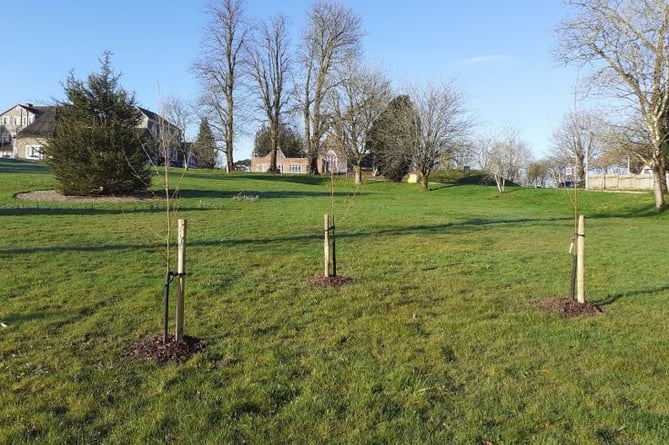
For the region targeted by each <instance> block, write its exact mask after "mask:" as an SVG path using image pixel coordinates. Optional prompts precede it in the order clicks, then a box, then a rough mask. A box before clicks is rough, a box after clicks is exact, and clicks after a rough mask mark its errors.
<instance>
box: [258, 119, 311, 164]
mask: <svg viewBox="0 0 669 445" xmlns="http://www.w3.org/2000/svg"><path fill="white" fill-rule="evenodd" d="M279 148H280V149H281V151H282V152H283V154H284V155H286V157H287V158H303V157H304V155H305V149H304V139H302V136H300V135H299V134H298V133H297V131H295V130H294V129H293V128H292V127H291V126H290V125H286V124H281V131H280V133H279ZM271 149H272V144H271V142H270V134H269V127H268V126H266V125H265V126H263V127H262V128H260V130H258V132H257V133H256V137H255V142H254V146H253V153H254V154H255V156H265V155H267V154H268V153H269V152H270V150H271Z"/></svg>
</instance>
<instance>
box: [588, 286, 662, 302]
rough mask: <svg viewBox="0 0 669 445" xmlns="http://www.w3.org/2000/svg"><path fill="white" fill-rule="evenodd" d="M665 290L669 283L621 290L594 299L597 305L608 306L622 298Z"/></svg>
mask: <svg viewBox="0 0 669 445" xmlns="http://www.w3.org/2000/svg"><path fill="white" fill-rule="evenodd" d="M665 291H669V284H667V285H665V286H659V287H655V288H649V289H637V290H631V291H626V292H620V293H617V294H612V295H608V296H606V297H605V298H603V299H601V300H598V301H593V303H595V304H596V305H597V306H607V305H609V304H613V303H615V302H616V301H618V300H620V299H621V298H633V297H640V296H643V295H653V294H658V293H660V292H665Z"/></svg>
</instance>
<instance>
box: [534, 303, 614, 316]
mask: <svg viewBox="0 0 669 445" xmlns="http://www.w3.org/2000/svg"><path fill="white" fill-rule="evenodd" d="M539 306H541V307H542V308H544V309H546V310H547V311H549V312H556V313H558V314H560V315H562V316H563V317H581V316H591V315H598V314H601V313H602V312H604V311H602V308H600V307H599V306H597V305H596V304H594V303H590V302H589V301H586V302H585V303H579V302H578V301H576V300H572V299H571V298H551V299H548V300H542V301H540V302H539Z"/></svg>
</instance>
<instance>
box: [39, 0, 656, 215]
mask: <svg viewBox="0 0 669 445" xmlns="http://www.w3.org/2000/svg"><path fill="white" fill-rule="evenodd" d="M565 4H566V5H567V6H568V7H569V8H570V9H571V11H572V12H573V14H571V15H570V17H569V18H567V19H565V20H563V21H562V22H561V23H560V25H559V26H558V27H557V29H556V32H557V37H558V39H557V42H558V44H557V47H556V48H555V51H554V52H555V57H556V59H557V60H559V61H561V62H563V63H565V64H576V65H577V66H579V67H581V68H582V69H583V70H584V71H585V68H588V70H587V72H588V74H589V76H588V77H587V79H586V81H585V82H584V83H583V85H580V86H585V87H587V90H588V91H589V92H590V94H596V96H595V97H596V98H605V99H606V100H607V109H606V112H604V111H601V109H599V110H597V109H593V108H588V107H583V106H582V105H580V104H579V103H578V101H577V100H575V104H574V108H573V109H572V110H571V111H570V112H568V113H566V114H565V115H564V116H563V119H562V122H561V123H560V125H559V126H557V127H556V129H555V132H554V135H553V140H552V153H550V155H549V156H547V157H546V158H545V159H540V160H533V159H532V155H531V153H530V150H529V148H528V146H527V144H526V143H525V142H524V141H523V140H522V139H521V138H520V132H519V131H517V130H514V129H512V128H508V129H503V130H498V131H495V132H494V133H491V134H488V135H484V136H481V135H478V136H476V135H474V134H473V128H474V126H475V125H476V122H475V120H474V119H473V117H472V114H471V113H470V111H469V110H467V109H466V107H465V105H466V104H465V100H464V95H463V94H462V92H461V90H460V89H459V88H458V85H457V84H455V83H454V82H437V83H427V84H422V85H409V86H407V87H406V88H404V89H403V90H402V91H394V90H393V88H392V87H391V83H390V81H389V80H388V78H387V77H386V76H385V75H384V73H383V72H381V71H380V70H379V69H377V68H375V67H373V66H371V65H369V64H368V63H366V62H365V60H364V57H363V56H364V55H363V54H362V50H361V39H362V38H363V36H364V28H363V25H362V21H361V18H360V17H359V16H358V15H357V14H356V13H355V12H354V11H353V10H352V9H350V8H348V7H346V6H344V5H342V4H339V3H336V2H335V1H331V0H318V1H316V2H315V3H313V4H312V5H311V6H310V7H309V10H308V11H307V21H306V25H305V27H304V29H302V30H301V31H302V32H301V33H300V35H301V38H300V39H299V41H298V42H292V41H291V39H290V36H291V33H290V32H289V29H288V26H287V23H288V20H287V18H286V17H285V16H283V15H281V14H279V15H276V16H275V17H270V18H266V19H262V20H252V19H251V18H249V17H247V16H246V14H245V1H244V0H217V1H215V2H213V3H211V4H210V7H209V10H208V14H209V23H208V25H207V27H206V28H204V29H203V35H202V48H201V53H200V55H199V57H198V58H197V59H196V60H195V62H194V63H193V65H192V69H193V73H194V74H195V75H196V76H197V78H198V79H199V81H200V85H201V95H200V97H199V98H198V101H197V105H198V106H197V109H198V111H199V112H200V117H201V123H200V131H199V134H198V137H197V139H196V141H195V142H194V143H193V144H191V145H188V150H190V152H189V154H192V155H193V156H195V157H197V158H198V162H199V163H200V165H202V166H205V167H207V166H213V165H215V163H216V159H217V153H216V151H217V150H218V149H219V147H220V150H221V151H223V152H224V155H225V159H226V168H227V170H229V171H230V170H232V169H233V168H234V143H235V141H236V139H237V138H238V137H239V132H240V129H241V128H242V127H243V125H245V124H247V123H248V119H249V117H250V115H249V111H253V112H254V113H255V116H256V117H257V116H261V118H260V120H261V121H262V122H263V124H262V127H261V129H260V131H259V132H258V133H257V134H256V150H255V151H256V154H264V153H270V154H271V159H272V162H271V166H270V170H271V171H277V168H276V154H277V152H278V150H279V149H281V150H283V151H284V152H285V153H286V154H289V155H297V154H300V153H304V154H305V155H306V157H307V158H308V159H309V165H310V171H311V173H316V172H317V171H318V165H317V160H318V156H319V154H321V153H322V152H323V150H324V149H326V148H328V147H337V148H338V149H339V150H340V152H341V153H344V154H345V156H346V158H347V160H348V162H349V163H350V164H351V165H352V166H353V169H354V171H355V178H356V182H360V181H361V167H362V164H363V163H364V162H366V161H370V160H371V161H372V162H373V163H374V166H375V168H376V169H377V170H378V171H379V172H380V173H382V174H383V175H385V176H386V177H387V178H389V179H391V180H397V179H399V178H401V177H402V176H404V174H406V172H407V171H408V170H409V168H414V169H415V170H417V171H419V172H420V173H421V176H422V181H423V188H424V189H427V188H428V183H429V176H430V173H431V172H432V171H433V170H434V169H435V168H437V167H439V166H444V165H447V164H448V163H453V164H455V165H458V166H461V165H464V164H470V163H478V165H479V166H480V167H482V168H483V169H485V170H487V171H488V173H489V175H490V177H491V178H492V179H494V180H495V182H496V184H497V187H498V189H499V190H500V192H503V191H504V186H505V184H506V183H507V181H511V182H524V183H527V184H530V183H534V184H536V185H539V184H541V183H544V182H546V180H547V178H553V182H556V181H557V182H559V181H560V180H561V178H562V179H564V178H565V167H571V168H572V170H573V172H572V175H571V177H572V179H573V180H574V182H576V183H578V182H579V181H582V180H583V179H584V178H585V176H586V170H587V169H588V168H592V167H598V168H602V169H606V168H610V167H611V166H620V165H621V164H626V165H627V166H629V167H630V169H632V170H633V169H635V168H636V169H638V168H640V167H641V166H648V167H650V168H651V169H652V170H653V176H654V178H655V206H656V208H657V209H661V208H663V207H664V205H665V201H664V195H665V193H666V191H667V184H666V181H665V180H664V178H665V174H666V170H667V153H669V149H668V148H667V147H668V142H669V43H667V42H669V6H667V3H666V1H665V0H644V1H643V2H636V1H634V0H566V1H565ZM117 80H118V77H117V76H116V75H115V74H114V73H113V71H112V70H111V67H110V63H109V58H108V56H106V58H105V59H103V60H102V69H101V73H99V74H97V75H91V76H89V79H88V83H87V84H86V83H85V82H82V81H79V80H77V79H74V78H73V77H70V78H69V79H68V80H67V82H66V84H65V87H66V94H67V96H68V105H71V106H70V107H68V108H67V109H64V110H62V111H61V112H60V116H59V119H58V120H57V125H56V127H57V132H56V137H55V138H53V139H52V141H51V142H50V144H49V146H50V148H48V150H49V151H50V155H49V156H50V157H49V158H48V159H50V161H49V162H53V163H54V167H55V163H58V162H59V161H60V160H63V162H65V161H66V160H67V158H68V156H67V153H73V152H74V151H73V150H74V148H73V147H67V144H66V141H65V140H64V139H59V138H58V135H66V134H67V135H70V136H69V139H70V140H73V141H76V140H85V141H86V144H88V146H89V152H88V153H86V154H85V156H84V155H81V157H87V158H88V159H89V160H90V159H94V160H95V163H97V166H98V167H96V168H97V169H98V170H99V171H100V172H109V171H111V170H113V169H112V168H111V167H109V166H110V165H112V164H113V163H114V162H115V161H113V159H117V160H118V159H121V158H123V159H124V160H125V161H126V163H128V162H131V163H132V164H133V165H134V166H133V168H132V169H131V170H134V171H135V173H134V174H135V177H136V178H139V179H138V180H139V182H143V181H144V182H145V181H147V180H148V179H147V175H146V174H144V173H142V170H141V168H139V167H138V165H139V164H141V162H140V159H141V156H139V157H138V156H134V154H133V152H132V151H130V152H123V151H122V150H121V151H120V152H119V153H120V154H119V153H117V154H114V155H112V154H110V153H107V154H105V153H103V152H104V150H100V149H98V148H96V150H94V151H96V153H93V154H91V153H90V151H91V150H90V146H91V141H94V142H95V144H107V145H109V143H108V142H109V141H108V139H109V137H108V135H107V136H105V133H104V132H98V133H96V132H95V131H93V129H94V128H97V129H98V130H99V128H98V127H100V126H102V127H105V126H106V127H105V128H107V129H112V130H113V131H112V133H115V134H117V135H124V134H126V133H127V132H123V131H120V130H118V128H117V127H116V126H117V125H120V124H119V123H120V122H123V121H124V122H126V124H127V125H130V123H131V121H133V119H135V118H136V116H133V113H131V112H130V111H128V110H126V109H125V108H124V107H122V106H120V105H119V104H122V103H127V104H132V105H134V102H133V101H134V97H133V96H132V95H131V94H129V93H127V92H126V91H125V90H123V89H122V88H120V87H119V86H118V85H117ZM105 87H106V88H107V89H108V90H109V91H112V92H113V93H114V95H112V96H109V95H105V94H106V93H105V91H104V88H105ZM113 97H116V99H119V100H116V102H115V101H114V100H112V99H111V98H113ZM96 102H97V104H96ZM92 109H93V110H96V111H95V112H93V113H91V110H92ZM82 110H88V111H87V113H89V115H88V116H86V112H84V111H82ZM100 110H102V111H100ZM191 113H192V112H189V110H188V106H186V105H185V104H183V103H182V102H180V101H177V100H172V101H167V106H166V107H165V113H164V115H165V116H166V117H167V118H168V119H169V120H170V121H172V122H175V123H176V127H177V128H184V129H185V122H186V121H187V120H188V115H189V114H191ZM112 116H117V118H114V119H112V118H111V117H112ZM77 120H78V122H79V124H77V125H80V126H81V127H82V128H87V130H86V131H84V130H83V129H82V128H79V130H77V129H76V125H75V126H70V127H68V126H67V125H66V124H67V123H68V122H77ZM93 123H95V125H98V127H96V126H95V125H93ZM100 128H101V127H100ZM98 130H96V131H98ZM110 131H111V130H110ZM127 137H128V138H130V137H131V136H130V135H128V136H127ZM105 138H106V139H105ZM128 141H129V139H128V140H126V141H124V142H121V141H116V142H113V141H112V142H113V143H111V145H112V146H116V147H117V148H118V147H119V146H120V145H123V146H124V147H125V146H133V145H135V146H142V147H145V146H146V145H145V144H144V145H142V142H141V141H139V142H137V141H130V142H128ZM158 145H160V144H158ZM164 145H165V144H163V146H164ZM182 145H183V144H182ZM183 146H185V145H183ZM59 147H60V148H62V149H63V153H64V154H62V155H61V154H59V153H58V149H59ZM96 147H97V145H96ZM75 151H76V150H75ZM117 151H118V150H117ZM261 152H263V153H261ZM96 156H97V157H96ZM119 156H120V157H119ZM76 157H77V156H74V157H70V158H76ZM68 168H69V170H68ZM68 168H65V167H62V166H61V167H57V168H56V167H55V168H54V171H58V175H59V176H61V177H75V176H77V175H80V173H77V172H76V169H73V168H70V167H68ZM117 170H118V168H117ZM100 174H102V173H100ZM94 176H95V175H88V177H90V178H93V177H94ZM100 182H101V180H100V179H95V180H93V179H91V180H90V181H89V183H88V184H85V185H82V186H81V187H79V188H78V190H79V191H78V193H84V192H85V191H86V190H89V191H90V190H94V189H100V187H102V189H103V190H123V189H126V188H132V187H136V186H137V184H136V183H133V182H132V181H126V182H125V183H124V182H123V181H122V180H116V185H112V184H111V183H109V181H107V183H105V184H103V185H100V184H98V183H100ZM118 184H125V185H118ZM133 184H134V185H133Z"/></svg>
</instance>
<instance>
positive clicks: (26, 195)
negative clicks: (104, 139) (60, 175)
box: [14, 190, 160, 202]
mask: <svg viewBox="0 0 669 445" xmlns="http://www.w3.org/2000/svg"><path fill="white" fill-rule="evenodd" d="M14 197H15V198H16V199H22V200H25V201H58V202H136V201H153V200H157V199H160V198H159V197H157V196H156V195H154V194H152V193H142V194H137V195H127V196H112V195H99V196H95V195H90V196H65V195H63V194H61V193H60V192H59V191H57V190H37V191H32V192H23V193H17V194H16V195H14Z"/></svg>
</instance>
